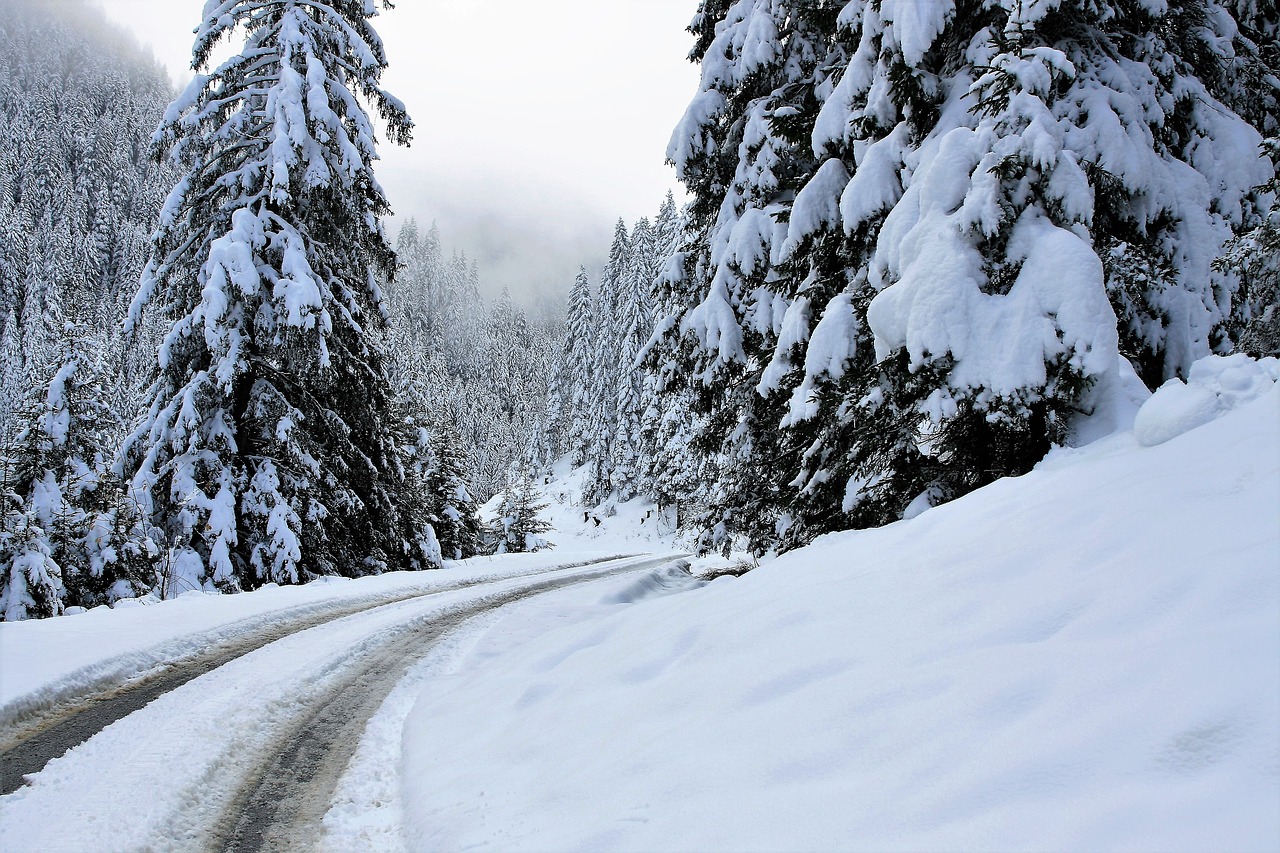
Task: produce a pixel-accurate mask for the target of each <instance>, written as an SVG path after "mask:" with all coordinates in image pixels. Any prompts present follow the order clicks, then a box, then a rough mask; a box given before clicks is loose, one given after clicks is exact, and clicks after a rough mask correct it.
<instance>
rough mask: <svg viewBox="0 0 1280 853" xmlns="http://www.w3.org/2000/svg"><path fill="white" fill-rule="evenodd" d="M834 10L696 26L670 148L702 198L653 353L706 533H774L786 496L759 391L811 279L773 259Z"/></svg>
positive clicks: (764, 537) (733, 10)
mask: <svg viewBox="0 0 1280 853" xmlns="http://www.w3.org/2000/svg"><path fill="white" fill-rule="evenodd" d="M837 11H838V4H835V3H827V2H819V3H811V2H805V3H800V2H790V0H738V2H734V3H724V2H704V3H703V4H702V5H701V7H700V9H699V12H698V14H697V16H696V17H695V19H694V22H693V24H692V26H691V28H690V29H691V31H692V32H693V33H694V35H695V37H696V38H697V42H696V44H695V47H694V50H693V52H692V53H691V55H690V58H691V59H692V60H694V61H697V62H699V63H700V64H701V66H702V79H701V83H700V86H699V92H698V94H697V95H696V96H695V98H694V100H693V102H692V103H691V104H690V106H689V108H688V110H687V111H686V113H685V116H684V118H683V119H682V120H681V122H680V124H679V126H678V127H677V128H676V131H675V133H674V134H673V136H672V140H671V144H670V146H669V148H668V158H669V159H670V160H671V161H672V162H674V163H675V165H676V169H677V173H678V174H679V176H680V178H681V180H682V181H684V183H685V185H686V187H688V189H689V190H690V192H691V194H692V196H693V200H692V202H691V203H690V205H689V207H688V221H687V223H686V240H685V242H684V244H683V245H682V246H681V247H680V251H679V252H678V253H677V254H676V255H675V257H674V259H673V261H674V262H673V263H672V264H671V265H670V267H669V268H668V271H667V273H666V275H665V277H664V283H663V285H662V289H663V290H664V292H665V293H667V294H669V296H668V297H667V298H668V299H669V300H670V304H672V305H673V306H674V309H675V312H676V314H675V315H674V316H673V317H672V318H671V319H669V320H667V321H665V322H663V323H662V324H660V325H659V327H658V332H659V334H660V335H661V339H660V340H658V341H656V342H655V347H654V348H653V349H652V350H651V353H652V356H651V357H653V358H655V359H658V360H660V361H661V362H662V363H663V366H662V367H661V368H660V369H661V371H662V373H663V375H664V377H665V381H664V383H663V387H664V393H665V394H667V395H675V396H677V397H683V398H685V399H687V400H688V401H689V402H690V403H691V404H692V409H693V411H694V412H696V413H697V414H698V415H699V420H700V423H699V425H698V431H697V435H696V436H695V437H694V440H693V442H692V449H693V452H694V453H695V454H696V456H697V457H698V463H697V465H698V467H700V468H702V469H703V470H704V471H705V472H707V473H710V474H711V477H712V482H710V483H707V484H705V486H704V487H703V488H701V489H700V490H699V491H700V492H701V494H700V495H699V496H697V497H696V498H695V499H694V500H695V502H696V503H702V504H706V505H707V506H706V512H705V513H704V517H703V520H702V521H703V524H704V526H705V527H706V528H707V529H709V530H715V531H717V533H716V535H717V536H725V535H729V534H731V533H733V532H740V533H743V534H745V535H746V536H747V539H748V540H749V541H750V542H752V543H756V544H760V543H764V542H766V541H768V540H769V539H771V538H772V537H773V536H774V531H775V528H776V524H777V521H778V519H779V517H780V516H781V514H782V513H783V507H784V505H785V503H786V502H787V500H788V499H789V498H790V497H791V493H790V492H789V491H787V490H785V489H784V488H783V486H784V484H785V482H786V480H787V479H789V476H786V475H784V472H785V471H786V470H787V469H788V467H790V466H789V465H788V460H785V459H784V458H783V455H782V448H781V446H780V445H781V442H782V441H783V437H782V434H781V429H780V426H779V422H780V421H781V419H782V417H783V414H784V413H785V408H784V405H783V401H782V400H780V395H777V394H773V395H767V394H766V395H762V393H761V390H762V371H763V370H764V369H765V367H766V365H768V364H769V363H770V361H771V359H772V356H773V354H774V352H775V349H776V347H777V346H778V340H779V335H780V334H781V333H782V332H783V321H784V316H785V315H786V312H787V310H788V308H789V307H790V303H791V301H792V300H794V298H795V297H796V295H797V292H798V291H799V290H801V289H802V288H803V287H804V286H806V285H807V282H805V281H804V280H803V277H802V278H801V279H799V280H795V281H793V280H790V279H789V278H788V277H787V276H785V275H783V274H782V272H781V271H780V270H779V269H778V268H777V262H778V261H779V258H780V250H781V247H782V243H783V240H784V238H785V237H786V218H787V215H788V213H789V208H790V203H791V200H792V199H793V198H794V197H795V193H796V191H797V190H798V189H799V187H800V186H801V185H802V184H803V183H804V182H805V180H806V179H807V177H808V176H809V175H811V174H812V172H813V169H814V167H815V165H816V161H815V157H814V155H813V153H812V151H811V150H810V147H809V145H808V144H807V140H806V139H805V138H804V128H805V121H806V120H807V119H808V118H809V117H811V116H812V115H814V114H815V113H816V112H817V105H818V93H820V92H821V91H822V88H823V86H824V85H826V84H827V77H828V76H829V71H828V68H829V65H830V62H831V60H830V57H829V54H830V53H831V51H832V50H833V28H834V27H833V25H834V19H835V15H836V12H837ZM806 319H807V318H806ZM792 325H793V327H794V326H795V325H796V324H795V323H794V322H793V324H792ZM765 390H767V389H765ZM669 409H670V410H673V411H674V410H675V409H676V407H675V406H670V407H669ZM780 475H783V476H782V478H781V479H779V477H780ZM717 544H719V543H717Z"/></svg>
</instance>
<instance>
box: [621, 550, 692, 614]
mask: <svg viewBox="0 0 1280 853" xmlns="http://www.w3.org/2000/svg"><path fill="white" fill-rule="evenodd" d="M703 583H705V581H701V580H699V579H698V578H695V577H694V576H693V574H692V573H691V572H690V571H689V561H688V560H676V561H675V562H673V563H668V564H667V565H665V566H662V567H660V568H657V569H654V570H653V571H651V572H645V573H644V574H643V575H641V576H640V577H639V578H637V579H636V580H634V581H632V582H631V583H629V584H627V585H626V586H625V587H623V588H622V589H619V590H615V591H613V592H610V593H609V594H608V595H606V596H604V597H603V598H601V599H600V603H601V604H635V603H636V602H638V601H645V600H647V599H650V598H661V597H662V596H664V595H671V594H672V593H676V592H685V591H686V590H690V589H696V588H697V587H700V586H702V585H703Z"/></svg>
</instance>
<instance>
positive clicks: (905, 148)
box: [650, 0, 1277, 547]
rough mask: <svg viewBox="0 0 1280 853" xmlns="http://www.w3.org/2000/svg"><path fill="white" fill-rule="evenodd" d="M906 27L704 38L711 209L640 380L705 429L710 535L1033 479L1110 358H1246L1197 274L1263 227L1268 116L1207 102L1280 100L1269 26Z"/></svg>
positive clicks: (710, 9)
mask: <svg viewBox="0 0 1280 853" xmlns="http://www.w3.org/2000/svg"><path fill="white" fill-rule="evenodd" d="M909 10H910V14H906V12H907V11H908V6H907V5H905V4H901V3H890V2H885V3H867V2H862V0H855V2H849V3H830V4H828V3H806V4H800V3H794V4H792V3H787V2H783V0H779V2H770V0H758V2H752V0H742V2H738V3H732V4H729V3H720V2H714V3H713V2H707V3H704V4H703V5H702V7H701V9H700V11H699V14H698V16H697V17H696V18H695V20H694V25H693V27H692V30H693V32H694V34H695V36H696V37H697V44H696V46H695V49H694V53H693V58H694V59H695V60H697V61H700V62H701V63H702V72H703V86H702V91H701V92H700V93H699V95H698V96H697V97H696V98H695V100H694V102H693V103H692V104H691V105H690V108H689V110H688V112H687V114H686V117H685V119H684V121H683V122H682V123H681V126H680V127H679V128H678V129H677V132H676V134H675V136H674V137H673V141H672V146H671V149H670V156H671V158H672V160H673V161H674V162H675V163H676V165H677V168H678V169H679V171H680V174H681V177H682V179H683V180H684V181H685V183H686V185H687V186H688V187H689V189H690V191H691V192H692V193H693V196H694V200H693V202H692V204H691V205H690V208H689V211H690V220H689V231H688V239H687V240H686V242H685V244H684V245H682V247H681V250H680V252H679V253H678V254H677V256H676V257H677V265H676V267H675V268H673V269H671V270H670V271H669V273H668V274H667V276H666V277H665V280H664V282H665V283H664V290H665V292H666V293H667V294H668V295H669V298H670V299H671V301H672V303H673V304H674V305H676V306H677V315H678V320H677V321H676V322H670V321H667V322H665V323H660V324H659V330H660V331H661V332H662V333H663V336H662V338H661V340H660V341H659V342H658V343H659V345H658V346H656V347H655V348H654V349H653V350H652V351H651V356H650V365H651V368H652V369H654V370H657V371H658V372H659V373H660V375H662V376H663V377H664V379H665V381H664V382H663V393H664V394H665V395H667V396H672V395H679V394H687V395H688V396H689V398H690V399H692V400H693V401H694V403H695V405H696V406H697V408H698V410H699V411H700V412H701V413H702V414H704V415H705V417H706V421H705V425H704V426H702V427H700V428H699V432H698V437H697V439H696V440H695V442H694V446H695V448H696V449H697V451H698V455H699V457H700V458H701V460H702V462H703V464H710V465H712V466H713V467H714V468H715V469H716V471H717V473H716V474H715V476H714V483H715V485H714V487H713V488H712V489H710V490H709V492H710V495H711V498H712V499H711V502H710V503H711V505H710V506H709V508H708V511H707V513H706V517H705V520H704V523H705V526H706V527H707V528H708V529H709V530H710V529H715V530H717V531H724V532H725V533H729V532H732V527H733V526H735V525H736V526H738V527H739V528H740V529H741V530H742V532H745V533H746V534H747V535H748V538H749V539H750V540H752V541H754V542H756V543H763V544H771V543H775V542H778V541H780V542H781V544H782V545H783V546H784V547H790V546H794V545H796V544H802V543H803V542H805V541H808V539H810V538H812V536H814V535H816V534H817V533H821V532H824V531H826V530H832V529H839V528H841V527H847V526H861V525H867V524H880V523H884V522H887V521H891V520H894V519H896V518H899V517H901V516H902V515H903V514H904V513H910V512H914V511H916V510H917V509H918V508H919V507H921V506H924V505H928V504H931V503H936V502H938V501H940V500H945V499H948V498H951V497H955V496H957V495H959V494H963V493H964V492H966V491H968V490H970V489H972V488H975V487H977V486H980V485H982V484H984V483H986V482H990V481H991V480H992V479H994V478H996V477H1000V476H1005V475H1008V474H1016V473H1020V472H1023V471H1026V470H1028V469H1029V468H1030V466H1032V465H1034V464H1035V462H1036V461H1038V460H1039V459H1040V458H1041V457H1042V456H1043V454H1044V452H1045V451H1046V450H1047V449H1048V448H1049V446H1050V445H1051V444H1052V443H1054V442H1060V441H1064V440H1067V439H1068V438H1069V437H1070V429H1071V421H1072V418H1073V417H1074V415H1075V413H1076V412H1077V411H1080V410H1086V411H1087V410H1088V409H1089V408H1090V407H1091V406H1092V405H1093V404H1094V400H1095V399H1096V395H1095V389H1098V388H1103V387H1105V386H1106V385H1107V383H1109V382H1112V381H1116V379H1115V376H1116V375H1117V374H1116V370H1117V367H1116V356H1117V351H1118V352H1119V353H1123V354H1124V355H1126V356H1128V357H1129V359H1130V360H1131V361H1132V362H1133V363H1135V364H1136V365H1137V366H1138V368H1139V371H1140V373H1141V374H1142V375H1143V376H1144V377H1145V378H1146V379H1147V380H1148V382H1150V383H1152V384H1158V383H1159V382H1161V381H1163V379H1164V378H1166V377H1168V376H1171V375H1176V374H1178V373H1181V372H1183V371H1185V370H1186V369H1187V367H1188V366H1189V365H1190V363H1191V361H1193V360H1194V359H1196V358H1198V357H1200V356H1202V355H1205V354H1207V353H1209V352H1210V351H1220V350H1222V349H1224V348H1225V347H1227V346H1229V339H1228V333H1229V330H1230V327H1231V319H1230V318H1231V316H1232V312H1234V311H1238V310H1239V305H1240V296H1239V293H1238V285H1237V282H1236V281H1233V280H1232V276H1231V275H1230V274H1226V273H1224V272H1223V271H1219V272H1216V273H1215V272H1214V271H1213V270H1212V269H1211V268H1210V261H1211V260H1212V258H1213V257H1214V254H1215V253H1216V251H1217V249H1218V247H1219V246H1221V245H1222V243H1223V242H1224V241H1225V240H1226V239H1227V238H1228V237H1230V235H1231V233H1232V230H1233V227H1236V226H1238V224H1240V223H1244V222H1247V221H1249V220H1250V218H1251V217H1253V216H1255V215H1257V205H1258V196H1257V195H1256V194H1255V193H1253V192H1252V189H1251V188H1252V186H1253V185H1254V184H1256V183H1260V182H1261V180H1262V179H1265V178H1267V177H1268V176H1269V175H1271V174H1273V170H1272V169H1270V168H1269V166H1268V165H1267V164H1266V163H1265V161H1264V160H1262V159H1261V158H1259V157H1257V155H1256V154H1255V153H1253V152H1251V151H1250V150H1248V149H1249V148H1250V147H1251V146H1252V145H1254V144H1256V141H1257V140H1258V137H1257V132H1256V130H1257V129H1258V128H1259V127H1260V126H1262V125H1265V124H1266V123H1267V122H1271V123H1274V113H1273V112H1272V115H1271V116H1268V115H1267V111H1266V110H1265V109H1262V110H1259V109H1257V108H1256V107H1254V106H1244V105H1242V107H1241V109H1242V115H1244V116H1245V119H1244V120H1242V119H1241V117H1240V116H1237V115H1235V114H1233V113H1232V112H1231V110H1230V109H1228V108H1227V107H1226V106H1225V105H1224V104H1223V103H1221V102H1219V101H1217V100H1215V94H1221V95H1223V97H1226V96H1227V95H1226V93H1228V92H1230V91H1231V90H1232V88H1233V86H1234V85H1235V83H1233V82H1232V81H1239V80H1242V79H1252V80H1256V81H1258V82H1259V83H1260V84H1261V85H1262V89H1263V91H1262V92H1260V100H1261V101H1262V102H1264V103H1271V102H1272V101H1273V100H1274V98H1275V95H1276V91H1277V87H1276V84H1275V82H1274V76H1268V75H1267V73H1266V72H1265V70H1264V67H1263V64H1262V63H1260V62H1259V57H1260V56H1261V55H1262V51H1263V48H1261V47H1260V45H1262V44H1266V43H1267V42H1266V41H1265V38H1264V36H1263V35H1261V34H1263V33H1265V32H1268V31H1271V30H1274V26H1273V25H1271V24H1262V23H1260V20H1261V19H1265V17H1266V16H1265V15H1263V16H1258V15H1257V14H1256V9H1254V8H1253V6H1252V4H1250V3H1240V4H1236V6H1235V11H1236V13H1237V14H1238V15H1240V20H1241V21H1242V22H1243V23H1242V25H1241V26H1240V28H1239V29H1237V28H1236V24H1235V22H1233V21H1232V20H1231V17H1230V15H1229V14H1227V11H1226V10H1225V9H1224V8H1222V7H1220V6H1218V4H1216V3H1209V2H1195V3H1190V4H1180V5H1179V7H1178V8H1173V7H1169V8H1167V9H1166V8H1164V7H1159V8H1156V7H1149V6H1148V5H1144V4H1139V5H1138V6H1134V5H1133V4H1124V3H1109V2H1103V3H1094V2H1083V0H1082V2H1064V3H1054V4H1040V3H1024V2H1009V3H999V4H967V3H951V2H946V3H935V4H910V6H909ZM1268 27H1270V28H1271V30H1268V29H1267V28H1268ZM1267 49H1271V48H1267ZM1152 105H1159V106H1158V107H1156V106H1152ZM1249 122H1253V123H1254V127H1253V128H1251V127H1250V126H1249ZM1210 150H1212V151H1213V152H1214V153H1213V154H1212V155H1209V154H1208V153H1207V152H1208V151H1210ZM1227 163H1231V164H1232V166H1231V167H1225V164H1227ZM1050 258H1052V260H1050ZM1049 266H1052V270H1050V269H1049ZM684 376H687V377H689V379H687V380H685V379H683V378H682V377H684ZM748 389H749V393H748ZM664 406H665V407H667V408H668V409H669V410H673V409H675V406H672V405H670V404H664ZM767 471H775V472H782V476H781V477H779V478H778V479H774V480H770V479H768V478H765V479H762V478H761V472H767ZM707 491H708V490H704V493H706V492H707Z"/></svg>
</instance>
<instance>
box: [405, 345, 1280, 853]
mask: <svg viewBox="0 0 1280 853" xmlns="http://www.w3.org/2000/svg"><path fill="white" fill-rule="evenodd" d="M1240 369H1241V366H1240V365H1234V366H1230V367H1226V366H1222V365H1215V364H1214V363H1212V362H1211V363H1210V364H1209V366H1207V367H1202V368H1201V372H1202V373H1203V372H1205V371H1208V372H1209V373H1211V374H1212V375H1214V376H1216V377H1219V378H1218V379H1215V380H1213V381H1214V382H1216V383H1217V384H1216V385H1214V386H1213V387H1223V388H1237V389H1238V388H1240V387H1242V386H1243V385H1244V384H1245V382H1244V379H1245V378H1246V377H1244V376H1243V375H1242V374H1241V373H1239V372H1234V371H1238V370H1240ZM1246 372H1247V371H1246ZM1224 377H1225V378H1224ZM1206 381H1207V380H1206ZM1251 381H1252V380H1251ZM1192 385H1193V386H1194V385H1195V382H1194V381H1193V382H1192ZM1260 385H1261V382H1260V380H1259V381H1258V382H1257V383H1256V384H1255V385H1252V386H1251V387H1254V388H1255V390H1257V389H1258V388H1259V387H1260ZM1198 387H1209V386H1208V385H1204V384H1202V385H1200V386H1198ZM1248 396H1249V395H1248V394H1243V395H1242V396H1241V397H1239V398H1237V399H1235V400H1233V401H1232V403H1238V404H1239V407H1238V408H1235V409H1232V410H1230V411H1226V412H1225V414H1222V415H1221V417H1218V418H1217V419H1215V420H1213V421H1211V422H1209V423H1206V424H1204V425H1202V426H1201V427H1200V428H1198V429H1195V430H1191V431H1188V432H1185V433H1183V434H1181V435H1178V436H1176V437H1173V438H1171V439H1170V440H1168V441H1167V442H1165V443H1164V444H1161V445H1159V446H1155V447H1144V446H1142V445H1141V444H1139V442H1138V441H1137V439H1136V438H1135V436H1134V434H1133V433H1132V432H1121V433H1118V434H1115V435H1113V436H1111V437H1109V438H1107V439H1104V440H1101V441H1096V442H1094V443H1093V444H1090V445H1088V446H1086V447H1080V448H1068V449H1060V450H1057V451H1055V452H1054V453H1053V454H1051V455H1050V457H1049V458H1048V459H1047V460H1046V461H1045V462H1044V463H1042V464H1041V466H1039V468H1038V469H1037V470H1035V471H1033V472H1031V473H1030V474H1028V475H1026V476H1024V477H1021V478H1017V479H1005V480H1001V481H999V482H997V483H996V484H994V485H992V486H989V487H987V488H984V489H982V490H979V491H978V492H975V493H973V494H971V495H969V496H967V497H965V498H962V499H960V500H957V501H953V502H951V503H948V504H944V505H942V506H938V507H932V508H928V509H925V510H924V511H923V512H921V513H920V514H919V515H918V516H917V517H916V518H914V519H912V520H910V521H903V522H899V523H897V524H893V525H890V526H888V527H885V528H881V529H877V530H869V531H862V532H852V533H844V534H836V535H831V536H827V537H824V538H822V539H820V540H819V541H818V542H817V543H815V544H814V545H812V546H810V547H808V548H805V549H802V550H798V551H795V552H792V553H790V554H787V555H785V556H783V557H781V558H778V559H777V560H775V561H773V562H771V563H766V564H765V565H764V566H762V567H761V568H759V569H756V570H755V571H753V572H751V573H750V574H748V575H746V576H745V577H743V578H741V579H738V580H732V579H728V578H724V579H720V580H716V581H714V582H712V583H710V584H707V585H706V586H704V587H701V588H694V589H689V590H686V591H684V592H682V593H681V594H679V595H673V596H667V597H662V598H655V599H649V600H643V601H640V602H638V603H635V604H633V605H632V606H630V607H628V608H625V609H623V608H619V609H618V611H617V612H614V613H610V614H603V615H600V616H598V617H593V618H590V619H583V620H580V621H574V620H572V619H570V620H568V622H569V624H564V625H561V626H559V627H546V624H545V623H544V627H543V629H541V630H540V631H538V632H534V635H532V636H527V635H526V634H525V633H522V632H515V629H514V628H513V632H515V633H518V635H519V641H518V642H517V641H516V640H515V639H513V638H512V637H511V636H510V635H505V634H504V632H503V631H500V630H497V628H495V629H494V630H493V631H492V632H491V635H490V636H487V637H484V638H481V639H480V640H479V641H477V642H476V644H475V645H474V647H473V648H472V649H471V651H470V652H469V653H468V654H467V656H466V659H465V660H464V661H462V662H461V663H460V664H458V665H457V667H456V671H455V673H454V674H452V675H450V676H449V677H448V678H443V679H431V680H429V681H428V682H426V683H425V684H424V686H423V690H422V693H421V696H420V699H419V701H418V704H417V706H416V707H415V708H414V709H413V710H412V712H411V713H410V714H409V716H408V720H407V724H406V726H405V754H404V760H405V764H404V769H403V772H404V774H405V778H404V783H403V787H402V789H401V791H400V797H401V800H402V806H403V808H404V810H405V815H406V821H407V823H406V843H407V847H408V849H413V850H420V849H465V848H468V847H472V846H479V845H491V846H492V845H496V846H499V847H501V848H502V849H507V850H520V849H558V850H568V849H591V850H655V849H682V850H687V849H697V850H735V849H753V850H770V849H779V850H781V849H788V850H794V849H823V850H830V849H849V848H857V849H873V850H921V849H927V850H965V849H974V850H990V849H1071V850H1099V849H1157V850H1169V851H1174V850H1210V849H1213V850H1233V851H1245V850H1274V849H1276V848H1277V847H1278V846H1280V734H1278V733H1280V577H1278V576H1277V573H1276V567H1277V566H1280V523H1278V521H1280V520H1278V519H1277V516H1276V507H1277V506H1280V430H1278V429H1277V418H1276V413H1277V409H1278V407H1280V392H1278V391H1277V390H1275V388H1274V387H1272V388H1271V389H1270V390H1261V391H1260V393H1258V394H1257V395H1256V396H1255V397H1254V398H1253V399H1251V400H1246V399H1245V398H1247V397H1248ZM1224 408H1225V406H1224ZM582 594H583V595H585V594H586V593H585V592H583V593H582ZM575 595H577V593H575ZM599 603H600V599H599V598H595V599H592V600H586V599H581V598H580V600H579V604H580V605H581V606H583V607H589V606H593V605H598V604H599ZM566 606H568V605H566ZM516 624H518V623H516ZM521 631H523V629H521ZM477 708H483V709H485V712H484V714H483V715H478V714H477V713H476V709H477Z"/></svg>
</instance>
